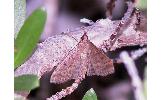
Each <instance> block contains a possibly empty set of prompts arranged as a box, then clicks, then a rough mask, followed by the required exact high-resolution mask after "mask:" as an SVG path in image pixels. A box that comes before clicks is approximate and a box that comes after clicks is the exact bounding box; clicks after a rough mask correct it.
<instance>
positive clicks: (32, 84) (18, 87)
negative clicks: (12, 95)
mask: <svg viewBox="0 0 162 100" xmlns="http://www.w3.org/2000/svg"><path fill="white" fill-rule="evenodd" d="M38 86H39V80H38V77H37V76H36V75H22V76H19V77H15V78H14V90H15V91H30V90H31V89H33V88H36V87H38Z"/></svg>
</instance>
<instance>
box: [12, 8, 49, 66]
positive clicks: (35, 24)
mask: <svg viewBox="0 0 162 100" xmlns="http://www.w3.org/2000/svg"><path fill="white" fill-rule="evenodd" d="M46 17H47V13H46V11H45V10H44V9H43V8H39V9H36V10H35V11H34V12H33V13H32V14H31V15H30V16H29V17H28V18H27V19H26V20H25V22H24V25H23V26H22V27H21V29H20V31H19V33H18V35H17V38H16V40H15V52H14V55H15V56H14V66H15V68H17V67H18V66H20V65H21V64H22V63H24V62H25V60H26V59H27V58H28V57H29V56H30V55H31V54H32V52H33V50H34V48H35V47H36V44H37V42H38V41H39V38H40V36H41V33H42V31H43V29H44V26H45V22H46Z"/></svg>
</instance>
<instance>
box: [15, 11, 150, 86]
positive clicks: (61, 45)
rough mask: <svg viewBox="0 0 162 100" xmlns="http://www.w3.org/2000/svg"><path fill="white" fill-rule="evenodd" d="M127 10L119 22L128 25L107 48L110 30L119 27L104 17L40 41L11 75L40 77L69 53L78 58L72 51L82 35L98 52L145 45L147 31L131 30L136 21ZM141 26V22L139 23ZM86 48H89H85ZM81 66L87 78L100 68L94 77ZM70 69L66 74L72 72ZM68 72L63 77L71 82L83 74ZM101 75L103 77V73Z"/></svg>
mask: <svg viewBox="0 0 162 100" xmlns="http://www.w3.org/2000/svg"><path fill="white" fill-rule="evenodd" d="M129 11H132V10H129V9H128V12H127V13H126V14H125V16H124V17H123V18H122V20H124V22H125V20H126V19H128V20H129V19H131V20H129V24H127V25H126V26H124V28H121V30H122V31H120V32H121V35H119V37H116V41H115V43H114V44H113V46H112V47H109V46H110V45H111V44H110V41H109V40H110V37H111V36H112V34H113V33H114V31H115V30H116V28H117V27H119V26H120V25H119V23H121V20H119V21H111V20H109V19H108V18H107V19H100V20H98V21H96V22H95V23H94V24H93V25H92V26H88V27H84V28H77V29H73V30H69V31H67V32H64V33H62V34H60V35H55V36H53V37H50V38H48V39H46V40H45V41H44V42H42V43H40V44H38V47H37V49H36V51H35V53H34V54H33V55H32V56H31V57H30V58H29V60H27V61H26V62H25V63H24V64H22V65H21V66H20V67H19V68H18V69H16V71H15V76H19V75H23V74H36V75H38V76H39V77H41V76H42V75H43V74H44V73H45V72H49V71H51V70H52V69H53V68H54V67H57V66H60V65H59V64H60V63H61V62H62V61H63V60H64V62H65V59H68V58H69V57H67V56H69V55H70V53H72V52H73V55H71V56H72V57H74V54H75V55H82V54H79V53H76V51H75V50H73V49H74V48H77V45H78V44H79V42H80V40H81V37H82V36H83V34H84V32H87V36H88V38H89V40H88V41H89V43H88V44H91V43H92V45H94V46H90V47H93V48H94V47H97V48H96V49H101V50H103V51H104V52H108V50H111V51H113V50H116V49H117V48H121V47H124V46H134V45H146V43H147V32H145V31H140V30H135V29H134V25H135V22H136V18H135V17H134V16H133V17H132V18H129V16H130V14H131V12H129ZM141 23H143V22H142V21H141ZM105 41H106V45H105ZM87 46H88V45H87ZM84 47H86V46H84ZM87 48H89V46H88V47H87ZM106 48H108V49H106ZM110 48H111V49H110ZM82 49H84V48H82ZM89 49H90V48H89ZM85 50H86V49H85ZM80 51H81V50H80ZM95 51H97V50H95ZM96 54H97V52H96ZM96 54H95V52H93V54H92V55H94V57H91V56H89V58H88V59H91V60H92V61H91V62H93V59H96V57H98V56H96ZM97 55H98V54H97ZM99 57H100V56H99ZM101 57H102V56H101ZM69 60H70V61H73V60H74V59H69ZM79 60H80V61H79ZM96 60H97V61H99V60H100V59H96ZM66 62H67V61H66ZM73 62H76V63H75V65H76V64H77V63H78V66H79V65H80V64H81V62H82V65H84V63H85V62H84V63H83V59H75V61H73ZM69 63H70V62H69ZM71 64H72V65H73V64H74V63H71ZM68 66H69V65H68ZM70 66H71V65H70ZM78 66H76V67H75V68H78ZM84 67H85V66H84ZM84 67H83V69H81V70H87V72H88V73H87V74H88V75H95V74H97V75H101V72H100V71H101V70H102V69H100V68H102V67H99V69H98V70H99V71H97V70H95V71H96V72H95V74H94V71H92V70H93V69H92V70H88V69H85V68H84ZM58 68H59V67H58ZM66 68H68V67H66ZM75 68H74V69H75ZM79 68H82V67H79ZM90 68H92V67H90ZM90 68H89V69H90ZM95 68H96V67H95ZM74 69H73V68H72V69H70V70H74ZM57 70H58V69H57ZM70 70H69V71H68V72H70V73H72V71H70ZM91 71H92V72H91ZM55 73H56V72H55ZM70 73H67V74H66V75H69V76H68V77H69V79H73V78H75V77H76V76H79V75H82V74H83V73H86V71H85V72H84V71H81V72H79V73H78V72H75V73H78V74H72V75H70ZM105 73H106V72H105ZM102 74H103V75H104V73H102ZM75 75H76V76H75ZM66 80H67V78H65V79H63V80H62V81H61V82H63V81H66ZM58 83H59V82H58Z"/></svg>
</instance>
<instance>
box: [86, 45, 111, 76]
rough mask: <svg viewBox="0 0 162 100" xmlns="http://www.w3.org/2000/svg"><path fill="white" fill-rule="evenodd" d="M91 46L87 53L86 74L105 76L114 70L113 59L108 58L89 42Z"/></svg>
mask: <svg viewBox="0 0 162 100" xmlns="http://www.w3.org/2000/svg"><path fill="white" fill-rule="evenodd" d="M89 47H90V48H91V49H90V50H91V51H90V53H89V58H90V59H89V65H88V69H87V75H88V76H92V75H100V76H106V75H108V74H111V73H113V72H114V66H113V61H112V60H111V59H110V58H108V57H107V56H106V55H105V54H104V52H102V51H101V50H99V49H98V48H97V47H96V46H95V45H94V44H93V43H91V42H90V43H89Z"/></svg>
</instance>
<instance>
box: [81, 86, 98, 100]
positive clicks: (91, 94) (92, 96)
mask: <svg viewBox="0 0 162 100" xmlns="http://www.w3.org/2000/svg"><path fill="white" fill-rule="evenodd" d="M82 100H97V96H96V93H95V91H94V90H93V88H91V89H90V90H88V91H87V92H86V94H85V95H84V97H83V99H82Z"/></svg>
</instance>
